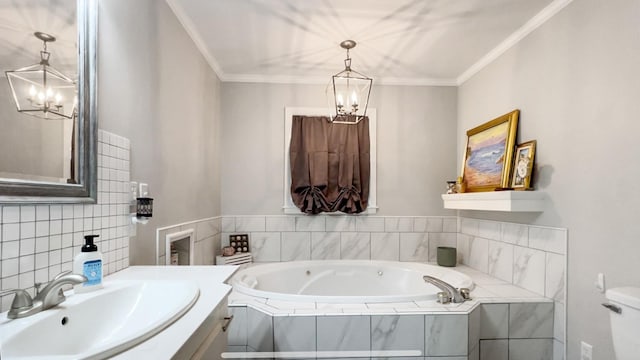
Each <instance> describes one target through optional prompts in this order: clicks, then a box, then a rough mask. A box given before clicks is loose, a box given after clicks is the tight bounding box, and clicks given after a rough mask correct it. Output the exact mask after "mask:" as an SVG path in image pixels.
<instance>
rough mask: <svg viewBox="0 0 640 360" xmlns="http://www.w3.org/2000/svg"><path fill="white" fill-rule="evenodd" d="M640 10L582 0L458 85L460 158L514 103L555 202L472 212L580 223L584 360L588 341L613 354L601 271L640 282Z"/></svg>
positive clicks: (576, 289)
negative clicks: (471, 138)
mask: <svg viewBox="0 0 640 360" xmlns="http://www.w3.org/2000/svg"><path fill="white" fill-rule="evenodd" d="M639 13H640V2H637V1H627V0H612V1H607V2H603V1H599V0H579V1H574V2H573V3H571V4H570V5H569V6H568V7H567V8H565V9H564V10H562V11H561V12H560V13H558V14H557V15H556V16H555V17H553V18H552V19H551V20H550V21H548V22H547V23H546V24H544V25H543V26H542V27H540V28H539V29H537V30H536V31H534V32H533V33H532V34H530V35H529V36H528V37H527V38H525V39H524V40H523V41H521V42H520V43H519V44H517V45H516V46H515V47H513V48H512V49H510V50H509V51H508V52H507V53H505V54H504V55H503V56H501V57H500V58H499V59H497V60H496V61H495V62H493V63H492V64H491V65H489V66H488V67H487V68H485V69H484V70H483V71H482V72H480V73H479V74H477V75H476V76H475V77H473V78H472V79H470V80H469V81H467V82H466V83H465V84H464V85H462V86H461V87H460V89H459V105H458V135H459V137H458V147H457V148H458V159H461V158H462V155H461V153H460V150H461V149H463V148H464V143H465V138H464V136H463V134H464V131H465V130H467V129H470V128H472V127H474V126H476V125H478V124H480V123H482V122H484V121H487V120H490V119H492V118H494V117H496V116H498V115H501V114H503V113H506V112H508V111H510V110H512V109H514V108H520V109H521V110H522V113H521V119H520V135H519V140H520V141H521V142H522V141H527V140H530V139H537V140H538V151H537V154H536V163H537V166H538V169H539V178H538V181H537V187H538V188H539V189H540V190H543V191H545V192H547V193H548V195H549V199H550V200H549V206H548V209H547V210H545V211H544V212H543V213H541V214H539V215H525V216H518V217H514V216H504V215H495V214H477V213H473V212H469V213H465V214H464V216H467V217H483V218H494V219H501V220H507V221H509V220H516V221H527V222H532V223H533V224H539V225H551V226H561V227H566V228H568V229H569V252H568V254H569V255H568V258H569V267H568V304H567V313H568V329H567V332H568V333H567V335H568V343H567V349H568V359H578V358H579V357H580V356H579V354H580V341H585V342H588V343H590V344H592V345H593V346H594V348H593V350H594V355H593V358H594V359H613V358H614V356H613V348H612V342H611V334H610V328H609V318H608V316H609V313H608V311H607V310H606V309H604V308H603V307H602V306H600V303H602V302H604V301H605V298H604V295H603V294H600V293H598V292H597V291H596V290H595V288H594V285H593V282H594V280H595V279H596V274H597V273H598V272H603V273H604V274H605V275H606V277H607V286H608V287H609V288H611V287H617V286H623V285H634V286H640V278H639V277H638V272H637V264H638V262H640V242H638V234H639V233H640V221H638V215H637V214H638V212H637V206H638V200H639V199H640V187H638V178H639V177H640V161H639V160H638V151H637V150H636V149H635V148H636V145H635V143H636V140H637V137H638V136H637V134H638V132H639V131H640V123H638V121H637V114H638V113H639V112H640V101H638V94H640V82H638V77H639V76H640V71H639V70H638V64H640V47H639V45H638V44H639V43H638V39H639V38H640V27H638V14H639ZM458 162H460V160H459V161H458Z"/></svg>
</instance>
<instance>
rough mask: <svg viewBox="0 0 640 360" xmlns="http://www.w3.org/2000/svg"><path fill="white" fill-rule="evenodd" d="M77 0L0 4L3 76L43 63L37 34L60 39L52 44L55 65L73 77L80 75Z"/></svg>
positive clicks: (10, 0)
mask: <svg viewBox="0 0 640 360" xmlns="http://www.w3.org/2000/svg"><path fill="white" fill-rule="evenodd" d="M76 18H77V12H76V2H75V1H74V0H19V1H17V0H0V39H1V41H0V72H1V74H2V75H1V76H4V72H5V71H7V70H16V69H18V68H22V67H25V66H28V65H33V64H36V63H38V62H40V51H41V50H42V45H43V44H42V41H41V40H39V39H38V38H36V37H35V36H34V35H33V33H34V32H36V31H41V32H45V33H48V34H51V35H53V36H55V37H56V41H55V42H52V43H49V45H48V51H49V52H50V53H51V59H50V60H51V65H52V66H53V67H54V68H56V69H58V70H61V71H63V72H65V73H67V75H69V76H72V77H73V76H74V74H75V73H76V71H77V57H78V52H77V48H76V45H77V44H76V43H77V26H76Z"/></svg>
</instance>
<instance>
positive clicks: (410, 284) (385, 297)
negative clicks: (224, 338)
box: [231, 260, 474, 304]
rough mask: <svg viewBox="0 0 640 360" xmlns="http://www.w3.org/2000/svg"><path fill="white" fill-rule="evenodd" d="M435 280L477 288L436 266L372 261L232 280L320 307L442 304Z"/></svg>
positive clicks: (257, 268) (259, 268) (276, 266)
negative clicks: (430, 278)
mask: <svg viewBox="0 0 640 360" xmlns="http://www.w3.org/2000/svg"><path fill="white" fill-rule="evenodd" d="M424 275H431V276H434V277H437V278H438V279H440V280H443V281H445V282H447V283H449V284H451V285H453V286H454V287H456V288H469V289H470V290H472V289H473V286H474V285H473V281H472V280H471V278H469V277H468V276H467V275H465V274H462V273H460V272H457V271H455V270H453V269H451V268H445V267H440V266H437V265H430V264H421V263H412V262H398V261H369V260H318V261H290V262H281V263H268V264H256V265H253V266H250V267H248V268H246V269H243V270H240V271H239V272H238V273H237V274H236V275H235V276H234V277H233V279H232V280H231V285H232V286H233V288H234V290H235V291H237V292H239V293H242V294H246V295H251V296H257V297H262V298H269V299H278V300H286V301H300V302H321V303H341V304H346V303H384V302H405V301H414V300H429V299H434V300H435V299H437V297H438V296H437V294H438V292H440V291H441V290H440V289H438V288H437V287H435V286H433V285H431V284H429V283H427V282H425V281H424V280H423V279H422V277H423V276H424Z"/></svg>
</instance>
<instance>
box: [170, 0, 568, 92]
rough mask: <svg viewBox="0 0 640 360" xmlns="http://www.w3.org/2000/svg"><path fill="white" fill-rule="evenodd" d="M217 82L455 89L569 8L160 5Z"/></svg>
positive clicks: (541, 4) (260, 2)
mask: <svg viewBox="0 0 640 360" xmlns="http://www.w3.org/2000/svg"><path fill="white" fill-rule="evenodd" d="M166 1H167V3H168V4H169V6H170V7H171V8H172V9H173V11H174V13H175V14H176V16H177V17H178V19H179V20H180V22H181V23H182V24H183V26H184V27H185V29H186V30H187V32H188V33H189V35H190V36H191V37H192V38H193V40H194V41H195V43H196V45H197V46H198V48H199V49H200V51H201V52H202V53H203V55H204V56H205V58H206V59H207V61H208V62H209V64H210V65H211V67H212V68H213V69H214V70H215V71H216V73H217V74H218V76H219V77H220V78H221V79H222V80H223V81H257V82H294V83H299V82H302V83H326V82H327V81H328V77H329V76H330V75H332V74H334V73H337V72H339V71H341V70H343V68H344V65H343V59H344V58H345V57H346V53H345V51H344V50H343V49H341V48H340V46H339V43H340V42H341V41H343V40H346V39H352V40H355V41H356V42H357V43H358V45H357V46H356V48H355V49H353V50H352V51H351V57H352V58H353V64H352V66H353V69H354V70H357V71H359V72H362V73H365V74H366V75H369V76H372V77H373V78H374V81H375V82H377V83H386V84H405V85H456V84H460V83H461V82H463V81H465V80H466V79H467V78H469V77H470V76H471V75H473V73H475V72H476V71H477V70H479V69H480V68H482V67H483V66H484V65H485V64H486V63H488V62H490V61H491V60H492V59H493V58H495V57H496V56H498V55H499V54H500V53H502V52H503V51H505V50H506V49H508V48H509V47H510V46H511V45H513V44H514V43H515V42H517V41H518V40H520V39H521V38H522V37H524V36H526V34H528V33H529V32H530V31H532V30H533V29H535V28H536V27H537V26H539V25H540V24H541V23H543V22H544V21H546V20H547V19H548V18H550V17H551V16H553V15H554V14H555V13H556V12H557V11H559V10H560V9H562V8H563V7H564V6H565V5H566V4H568V3H569V2H570V1H571V0H166Z"/></svg>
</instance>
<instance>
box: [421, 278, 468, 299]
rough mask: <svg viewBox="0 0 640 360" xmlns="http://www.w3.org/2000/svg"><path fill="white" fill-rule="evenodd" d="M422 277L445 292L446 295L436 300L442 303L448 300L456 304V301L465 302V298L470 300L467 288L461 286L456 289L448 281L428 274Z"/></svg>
mask: <svg viewBox="0 0 640 360" xmlns="http://www.w3.org/2000/svg"><path fill="white" fill-rule="evenodd" d="M422 279H423V280H424V281H426V282H428V283H429V284H432V285H434V286H435V287H437V288H439V289H440V290H442V291H443V292H445V293H446V294H447V296H446V297H444V298H443V297H441V298H440V299H438V301H439V302H441V303H443V304H446V303H448V302H453V303H456V304H457V303H462V302H465V301H467V300H471V298H470V297H469V289H467V288H461V289H460V290H458V289H456V288H455V287H453V285H451V284H449V283H448V282H446V281H443V280H440V279H438V278H436V277H433V276H429V275H425V276H423V277H422Z"/></svg>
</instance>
